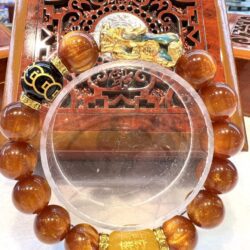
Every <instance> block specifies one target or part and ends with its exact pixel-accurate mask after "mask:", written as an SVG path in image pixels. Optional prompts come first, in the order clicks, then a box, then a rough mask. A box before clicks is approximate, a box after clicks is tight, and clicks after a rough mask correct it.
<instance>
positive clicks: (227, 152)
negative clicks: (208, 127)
mask: <svg viewBox="0 0 250 250" xmlns="http://www.w3.org/2000/svg"><path fill="white" fill-rule="evenodd" d="M213 129H214V153H215V155H216V156H219V157H223V158H224V157H225V158H228V157H231V156H233V155H235V154H237V153H238V152H239V151H240V150H241V149H242V147H243V144H244V137H243V134H242V132H241V130H240V129H239V128H238V127H237V126H236V125H235V124H233V123H231V122H226V121H217V122H215V123H213Z"/></svg>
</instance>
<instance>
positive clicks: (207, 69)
mask: <svg viewBox="0 0 250 250" xmlns="http://www.w3.org/2000/svg"><path fill="white" fill-rule="evenodd" d="M175 71H176V73H177V74H178V75H180V76H181V77H182V78H184V79H185V80H186V81H188V82H189V83H190V84H191V85H192V86H193V87H194V88H195V89H200V88H201V87H202V86H204V85H205V84H207V83H209V82H210V81H211V80H212V79H213V78H214V77H215V74H216V71H217V66H216V62H215V59H214V58H213V57H212V56H211V55H210V54H209V53H208V52H206V51H205V50H193V51H190V52H188V53H186V54H184V55H183V56H181V57H180V59H179V60H178V62H177V64H176V69H175Z"/></svg>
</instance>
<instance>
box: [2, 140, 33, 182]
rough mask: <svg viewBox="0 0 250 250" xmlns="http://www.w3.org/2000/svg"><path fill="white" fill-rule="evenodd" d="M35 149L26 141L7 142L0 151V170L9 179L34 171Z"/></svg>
mask: <svg viewBox="0 0 250 250" xmlns="http://www.w3.org/2000/svg"><path fill="white" fill-rule="evenodd" d="M36 164H37V152H36V150H35V149H34V148H33V147H32V146H31V145H30V144H28V143H26V142H7V143H6V144H5V145H3V147H2V149H1V151H0V172H1V173H2V174H3V175H4V176H5V177H7V178H9V179H21V178H24V177H26V176H28V175H30V174H32V172H33V171H34V169H35V167H36Z"/></svg>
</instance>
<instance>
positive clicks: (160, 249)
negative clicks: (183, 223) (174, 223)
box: [99, 229, 169, 250]
mask: <svg viewBox="0 0 250 250" xmlns="http://www.w3.org/2000/svg"><path fill="white" fill-rule="evenodd" d="M163 235H164V234H163ZM158 236H159V237H158ZM100 239H101V240H100V246H99V247H100V250H168V249H169V248H168V247H167V245H166V244H164V242H163V241H164V239H163V238H162V235H161V234H159V232H158V231H157V232H156V231H153V230H150V229H146V230H143V231H134V232H113V233H111V234H110V236H109V237H108V236H107V235H103V236H101V237H100ZM159 240H160V241H159Z"/></svg>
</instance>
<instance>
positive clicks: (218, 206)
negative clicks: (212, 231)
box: [187, 190, 224, 228]
mask: <svg viewBox="0 0 250 250" xmlns="http://www.w3.org/2000/svg"><path fill="white" fill-rule="evenodd" d="M187 213H188V216H189V218H190V219H191V221H192V222H193V223H195V224H196V225H197V226H199V227H203V228H213V227H215V226H217V225H219V224H220V223H221V222H222V221H223V218H224V205H223V203H222V201H221V199H220V198H219V197H218V196H217V195H216V194H213V193H210V192H209V191H206V190H201V191H200V192H199V194H198V195H197V196H196V197H195V198H194V200H193V201H192V202H191V203H190V204H189V206H188V207H187Z"/></svg>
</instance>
